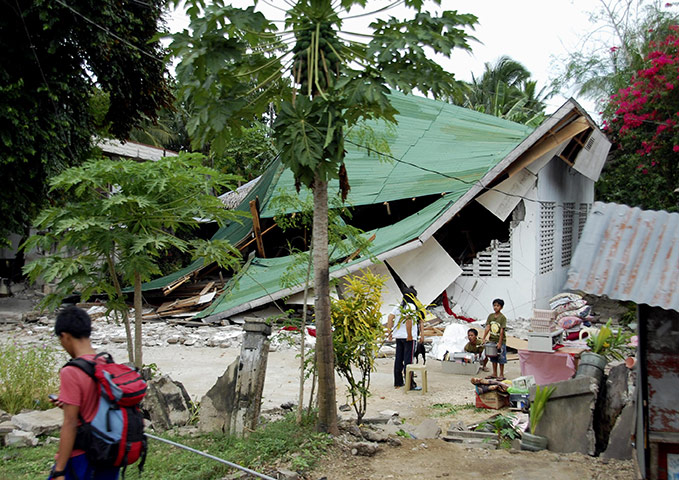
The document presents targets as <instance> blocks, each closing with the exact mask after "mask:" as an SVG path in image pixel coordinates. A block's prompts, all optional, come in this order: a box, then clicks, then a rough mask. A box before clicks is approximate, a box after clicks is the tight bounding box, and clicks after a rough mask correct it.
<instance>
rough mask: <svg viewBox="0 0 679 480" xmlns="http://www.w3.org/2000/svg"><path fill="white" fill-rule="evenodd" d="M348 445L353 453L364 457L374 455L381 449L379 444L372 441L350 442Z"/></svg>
mask: <svg viewBox="0 0 679 480" xmlns="http://www.w3.org/2000/svg"><path fill="white" fill-rule="evenodd" d="M347 446H348V447H349V448H350V449H351V454H352V455H360V456H363V457H372V456H373V455H375V454H376V453H377V452H378V451H379V449H380V446H379V445H378V444H376V443H371V442H350V443H348V444H347Z"/></svg>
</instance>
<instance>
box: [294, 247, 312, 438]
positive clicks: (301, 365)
mask: <svg viewBox="0 0 679 480" xmlns="http://www.w3.org/2000/svg"><path fill="white" fill-rule="evenodd" d="M310 253H313V247H312V252H310ZM311 261H312V257H311V256H310V257H309V261H308V262H307V267H306V278H305V279H304V299H303V302H304V303H303V305H302V322H301V325H300V332H301V334H302V336H301V341H300V346H299V370H300V371H299V401H298V402H297V424H298V425H301V424H302V412H303V411H304V361H305V358H304V353H305V352H304V350H305V344H306V313H307V298H309V277H310V276H311Z"/></svg>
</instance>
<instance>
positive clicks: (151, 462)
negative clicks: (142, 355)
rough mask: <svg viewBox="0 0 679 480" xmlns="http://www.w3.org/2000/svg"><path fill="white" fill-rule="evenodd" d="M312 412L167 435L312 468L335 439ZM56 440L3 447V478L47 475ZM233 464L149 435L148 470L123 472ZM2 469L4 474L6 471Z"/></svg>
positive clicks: (268, 466) (149, 479)
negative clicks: (242, 428)
mask: <svg viewBox="0 0 679 480" xmlns="http://www.w3.org/2000/svg"><path fill="white" fill-rule="evenodd" d="M314 420H315V419H313V418H307V419H305V421H304V423H303V424H302V425H297V424H296V423H295V416H294V414H290V415H288V416H287V417H285V418H284V419H283V420H279V421H276V422H272V423H270V424H268V425H266V426H264V427H262V428H260V429H258V430H256V431H255V432H252V433H251V434H250V436H248V437H247V438H238V437H233V436H227V435H216V434H211V435H201V436H197V437H181V436H178V435H173V434H171V433H170V432H168V433H167V434H163V435H158V436H162V437H163V438H167V439H168V440H172V441H174V442H177V443H181V444H184V445H187V446H189V447H192V448H195V449H197V450H201V451H204V452H207V453H209V454H211V455H214V456H216V457H219V458H223V459H224V460H228V461H229V462H233V463H236V464H238V465H242V466H244V467H247V468H250V469H252V470H255V471H258V472H261V473H266V474H268V475H270V476H275V475H271V473H272V472H273V471H274V470H275V469H276V468H279V467H281V466H285V467H287V468H290V469H292V470H297V471H301V472H304V471H307V470H311V469H313V467H314V466H315V464H316V461H317V460H319V459H320V458H321V457H322V456H323V455H324V454H325V452H326V451H327V450H328V448H329V447H330V445H331V444H332V439H331V438H330V437H329V436H328V435H325V434H320V433H316V432H315V431H314ZM56 450H57V446H56V444H54V445H48V446H41V447H36V448H23V449H16V448H0V471H1V472H3V473H2V474H0V480H4V479H5V478H7V479H10V478H11V479H13V480H14V479H17V480H28V479H35V478H42V477H44V478H47V474H48V472H49V469H50V467H51V465H52V463H53V461H54V454H55V453H56ZM233 471H234V470H233V469H231V468H229V467H228V466H226V465H223V464H221V463H219V462H216V461H214V460H211V459H208V458H205V457H202V456H200V455H197V454H195V453H192V452H188V451H186V450H183V449H180V448H177V447H173V446H171V445H168V444H166V443H162V442H159V441H157V440H153V439H149V451H148V456H147V458H146V465H145V467H144V472H143V474H142V475H141V476H139V471H138V470H137V466H136V465H132V466H130V467H128V469H127V473H126V475H125V478H127V479H130V480H131V479H137V478H142V479H144V480H180V479H181V480H213V479H215V478H222V477H224V476H226V475H228V474H229V473H231V472H233ZM3 475H4V476H3Z"/></svg>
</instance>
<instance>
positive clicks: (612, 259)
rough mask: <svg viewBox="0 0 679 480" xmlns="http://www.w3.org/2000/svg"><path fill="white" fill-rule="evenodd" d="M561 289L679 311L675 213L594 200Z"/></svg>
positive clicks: (678, 221) (678, 234)
mask: <svg viewBox="0 0 679 480" xmlns="http://www.w3.org/2000/svg"><path fill="white" fill-rule="evenodd" d="M566 288H569V289H572V290H582V291H584V292H587V293H591V294H594V295H607V296H608V297H609V298H612V299H615V300H631V301H633V302H635V303H644V304H647V305H651V306H655V307H661V308H664V309H666V310H676V311H679V214H678V213H667V212H664V211H653V210H641V209H639V208H631V207H628V206H626V205H618V204H614V203H601V202H596V203H594V205H593V207H592V212H591V214H590V216H589V218H588V219H587V224H586V225H585V228H584V230H583V232H582V237H581V238H580V241H579V243H578V247H577V249H576V251H575V255H574V256H573V260H572V261H571V268H570V270H569V271H568V280H567V281H566Z"/></svg>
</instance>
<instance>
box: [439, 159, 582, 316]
mask: <svg viewBox="0 0 679 480" xmlns="http://www.w3.org/2000/svg"><path fill="white" fill-rule="evenodd" d="M525 198H526V200H524V201H523V202H522V203H523V207H521V206H520V207H518V208H523V209H524V210H525V215H521V216H519V217H517V216H516V214H513V216H512V222H511V227H510V228H511V231H510V242H511V251H512V257H511V276H509V277H480V276H474V277H463V276H461V277H458V278H457V280H455V282H454V283H453V284H451V285H450V286H449V287H448V288H447V289H446V292H447V293H448V297H449V298H451V299H453V300H454V301H455V302H456V304H457V308H456V310H455V311H456V312H461V313H463V314H464V315H468V316H471V317H475V318H478V319H480V320H485V319H486V317H487V316H488V314H489V313H490V312H491V311H492V303H491V302H492V301H493V299H494V298H498V297H499V298H502V299H504V301H505V307H504V310H503V312H504V314H505V316H507V319H509V320H511V319H514V318H530V317H531V316H532V314H533V309H534V308H542V309H546V308H549V305H548V303H547V301H548V300H549V299H550V298H551V297H552V296H554V295H555V294H556V293H558V292H560V291H562V289H563V285H564V283H565V281H566V273H567V271H568V265H566V266H562V265H561V263H562V262H561V258H562V235H563V210H564V209H563V204H564V202H572V203H574V204H575V208H576V209H579V206H580V204H583V203H587V204H589V205H591V203H592V201H593V199H594V182H593V181H591V180H589V179H588V178H586V177H584V176H582V175H580V174H579V173H577V172H576V171H575V170H573V169H572V168H571V167H569V166H568V165H567V164H566V163H565V162H563V161H562V160H560V159H558V158H554V159H552V160H551V161H550V162H548V163H547V164H546V165H545V166H544V167H543V168H542V169H541V170H540V172H539V173H538V181H537V184H536V185H535V186H534V187H533V188H532V189H531V190H530V191H529V192H528V193H527V194H526V195H525ZM538 199H539V200H541V201H553V202H556V204H557V208H556V209H555V232H554V269H553V270H552V271H551V272H548V273H545V274H539V268H538V267H539V255H540V250H539V249H540V203H538V201H537V200H538ZM478 228H483V227H482V226H478ZM577 238H578V215H577V213H576V214H575V215H574V218H573V243H572V252H575V246H576V245H577Z"/></svg>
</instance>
